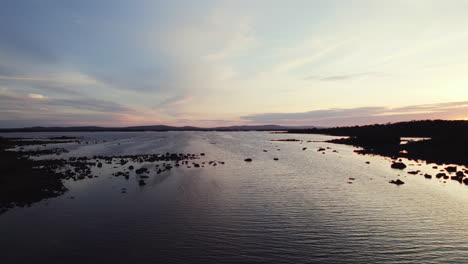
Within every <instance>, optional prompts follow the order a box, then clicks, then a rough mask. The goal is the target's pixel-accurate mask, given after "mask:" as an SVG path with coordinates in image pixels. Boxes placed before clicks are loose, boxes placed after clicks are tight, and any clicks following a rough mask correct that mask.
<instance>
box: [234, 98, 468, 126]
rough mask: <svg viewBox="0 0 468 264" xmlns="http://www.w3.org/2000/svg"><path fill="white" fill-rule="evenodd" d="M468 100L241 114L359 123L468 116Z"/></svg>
mask: <svg viewBox="0 0 468 264" xmlns="http://www.w3.org/2000/svg"><path fill="white" fill-rule="evenodd" d="M466 113H468V101H462V102H450V103H439V104H424V105H413V106H405V107H397V108H390V107H358V108H346V109H338V108H335V109H325V110H314V111H308V112H299V113H263V114H252V115H247V116H241V117H240V118H241V119H243V120H246V121H248V122H251V123H256V124H266V123H268V124H270V123H271V124H289V125H293V124H297V125H327V126H329V125H346V124H348V125H356V124H370V123H374V122H379V123H382V122H384V123H385V122H394V121H401V120H413V119H433V118H441V119H457V118H466V117H468V116H467V114H466Z"/></svg>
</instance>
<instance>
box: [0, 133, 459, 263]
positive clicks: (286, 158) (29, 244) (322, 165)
mask: <svg viewBox="0 0 468 264" xmlns="http://www.w3.org/2000/svg"><path fill="white" fill-rule="evenodd" d="M57 135H67V136H82V137H84V138H85V139H86V140H89V141H90V144H88V145H85V144H67V145H60V147H65V148H67V149H68V150H70V152H69V153H66V154H64V156H65V157H71V156H84V155H87V156H93V155H125V154H143V153H165V152H178V153H201V152H204V153H206V156H205V157H203V159H204V160H207V161H208V160H221V161H225V163H226V164H225V165H222V166H221V165H220V166H216V167H205V168H190V169H188V168H179V169H175V170H172V171H169V172H165V173H163V174H159V175H156V174H150V175H151V176H150V179H148V181H147V185H146V186H143V187H140V186H138V184H137V180H138V178H137V177H136V176H135V175H131V177H130V178H129V179H128V180H126V179H125V178H123V177H118V178H116V177H113V176H111V175H110V174H111V170H112V169H113V168H110V167H109V168H106V167H105V166H104V168H103V169H102V170H101V171H100V172H99V173H98V175H99V177H98V178H93V179H86V180H82V181H78V182H67V183H66V186H67V187H68V188H69V189H70V191H68V192H67V193H66V194H65V195H63V196H61V197H57V198H53V199H49V200H47V201H43V202H40V203H37V204H34V205H33V206H32V207H29V208H15V209H13V210H10V211H8V212H7V213H5V214H3V215H0V252H1V253H0V255H1V256H0V263H99V262H101V263H102V262H106V263H107V262H109V263H467V262H468V227H467V226H468V225H467V221H468V186H464V185H461V184H458V182H454V181H449V182H447V183H444V182H443V180H438V179H432V180H426V179H424V177H422V176H414V175H409V174H407V173H406V172H405V171H398V170H393V169H391V168H390V161H389V160H388V159H385V158H382V157H377V156H360V155H357V154H355V153H353V150H354V148H352V147H350V146H343V145H334V144H327V143H319V142H310V143H307V142H303V143H300V142H274V141H271V140H272V139H283V138H297V139H304V140H306V141H307V140H314V141H320V140H325V139H329V137H327V136H321V135H284V134H270V133H263V132H226V133H222V132H164V133H155V132H147V133H145V132H141V133H140V132H135V133H60V134H59V133H34V134H27V133H24V134H7V135H6V136H24V137H32V136H34V137H45V136H57ZM103 140H106V142H103ZM96 142H97V143H96ZM53 147H57V145H56V146H53ZM304 147H307V149H306V150H302V148H304ZM319 147H331V148H332V149H330V150H327V151H326V154H322V153H321V152H317V149H318V148H319ZM278 149H280V150H278ZM263 150H267V152H264V151H263ZM333 150H337V152H333ZM245 158H252V159H253V162H251V163H246V162H244V159H245ZM273 158H279V160H278V161H274V160H273ZM366 161H370V164H366V163H365V162H366ZM407 163H409V164H414V165H413V166H415V167H412V166H409V167H408V168H407V170H412V169H415V168H417V169H421V170H423V171H427V172H432V173H433V172H434V171H431V170H432V168H431V167H432V165H431V164H429V165H426V164H423V165H422V166H418V165H417V164H416V163H415V162H407ZM148 166H149V165H148ZM398 174H400V176H398ZM349 178H354V180H350V179H349ZM396 178H400V179H402V180H403V181H405V182H406V184H405V185H402V186H395V185H392V184H389V183H388V181H389V180H392V179H396ZM349 182H351V183H352V184H350V183H349ZM121 188H126V189H127V193H125V194H123V193H121V192H120V190H121ZM71 197H74V199H70V198H71Z"/></svg>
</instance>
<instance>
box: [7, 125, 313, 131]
mask: <svg viewBox="0 0 468 264" xmlns="http://www.w3.org/2000/svg"><path fill="white" fill-rule="evenodd" d="M305 128H314V127H312V126H309V127H304V126H278V125H254V126H248V125H243V126H227V127H211V128H202V127H194V126H183V127H176V126H166V125H150V126H131V127H98V126H75V127H39V126H36V127H25V128H3V129H0V132H104V131H109V132H110V131H121V132H131V131H159V132H162V131H287V130H289V129H305Z"/></svg>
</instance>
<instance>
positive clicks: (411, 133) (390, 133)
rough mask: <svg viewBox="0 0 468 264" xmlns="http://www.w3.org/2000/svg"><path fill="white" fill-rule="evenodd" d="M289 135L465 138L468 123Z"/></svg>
mask: <svg viewBox="0 0 468 264" xmlns="http://www.w3.org/2000/svg"><path fill="white" fill-rule="evenodd" d="M288 133H307V134H326V135H334V136H357V137H360V136H369V137H374V136H378V137H428V138H447V137H453V136H455V137H457V138H465V137H467V136H468V121H447V120H421V121H410V122H399V123H393V124H390V123H388V124H375V125H366V126H347V127H332V128H311V129H290V130H288Z"/></svg>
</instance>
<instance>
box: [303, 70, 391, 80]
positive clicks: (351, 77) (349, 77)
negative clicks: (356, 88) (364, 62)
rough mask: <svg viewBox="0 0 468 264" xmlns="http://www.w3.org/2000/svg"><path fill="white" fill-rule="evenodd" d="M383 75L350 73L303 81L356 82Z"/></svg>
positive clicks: (313, 77)
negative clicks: (364, 78) (360, 79)
mask: <svg viewBox="0 0 468 264" xmlns="http://www.w3.org/2000/svg"><path fill="white" fill-rule="evenodd" d="M381 75H384V74H383V73H379V72H361V73H351V74H339V75H329V76H315V75H311V76H307V77H305V78H304V80H316V81H349V80H356V79H359V78H362V77H367V76H381Z"/></svg>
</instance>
